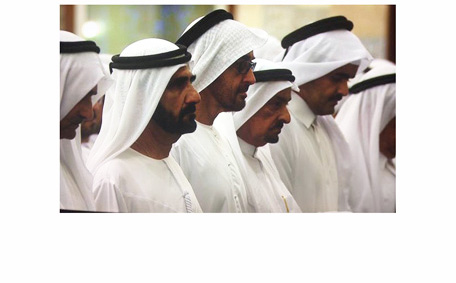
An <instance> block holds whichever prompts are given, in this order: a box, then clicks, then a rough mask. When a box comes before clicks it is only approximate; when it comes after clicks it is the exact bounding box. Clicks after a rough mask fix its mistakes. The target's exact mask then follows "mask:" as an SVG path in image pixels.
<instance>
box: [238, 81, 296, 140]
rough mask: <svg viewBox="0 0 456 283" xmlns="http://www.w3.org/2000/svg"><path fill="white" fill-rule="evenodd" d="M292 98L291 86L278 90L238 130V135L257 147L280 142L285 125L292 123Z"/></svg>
mask: <svg viewBox="0 0 456 283" xmlns="http://www.w3.org/2000/svg"><path fill="white" fill-rule="evenodd" d="M290 100H291V88H287V89H284V90H282V91H280V92H278V93H277V94H276V95H275V96H274V97H272V98H271V99H270V100H269V101H268V102H267V103H266V104H265V105H264V106H263V107H261V108H260V110H258V112H257V113H255V114H254V115H253V116H252V117H250V119H249V120H247V122H245V123H244V125H242V126H241V127H240V128H239V129H238V130H237V135H238V136H239V137H240V138H241V139H243V140H244V141H245V142H247V143H249V144H251V145H254V146H256V147H259V146H263V145H265V144H267V143H276V142H278V141H279V134H280V132H281V129H282V127H283V125H284V124H288V123H290V113H289V112H288V109H287V104H288V102H289V101H290Z"/></svg>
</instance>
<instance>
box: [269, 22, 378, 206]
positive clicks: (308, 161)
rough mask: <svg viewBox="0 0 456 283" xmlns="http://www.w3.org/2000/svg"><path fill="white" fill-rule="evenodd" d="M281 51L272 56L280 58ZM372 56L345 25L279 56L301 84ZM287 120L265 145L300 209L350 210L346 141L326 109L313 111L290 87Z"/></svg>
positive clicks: (363, 63)
mask: <svg viewBox="0 0 456 283" xmlns="http://www.w3.org/2000/svg"><path fill="white" fill-rule="evenodd" d="M282 58H283V54H279V55H278V56H277V57H276V59H275V60H276V61H277V60H281V59H282ZM371 60H372V56H371V55H370V54H369V52H368V51H367V50H366V48H365V47H364V46H363V44H362V43H361V41H360V40H359V39H358V38H357V37H356V36H355V35H354V34H352V33H351V32H349V31H347V30H335V31H329V32H325V33H321V34H317V35H314V36H312V37H309V38H307V39H305V40H302V41H300V42H297V43H295V44H294V45H292V46H291V47H289V51H288V54H287V55H286V57H285V59H284V60H283V63H284V66H285V67H286V68H287V69H290V70H291V71H292V72H293V75H294V76H295V77H296V81H295V83H296V84H297V85H298V86H302V85H303V84H305V83H308V82H310V81H313V80H315V79H318V78H320V77H322V76H324V75H326V74H328V73H330V72H332V71H334V70H335V69H337V68H340V67H342V66H344V65H347V64H350V63H351V64H355V65H358V66H359V67H358V71H357V72H358V73H360V72H362V71H363V70H364V69H365V68H366V67H367V66H368V64H369V62H370V61H371ZM289 110H290V115H291V122H290V123H289V124H288V125H287V126H286V127H284V128H283V130H282V134H281V138H280V140H279V143H277V144H272V145H270V149H271V155H272V157H273V159H274V161H275V163H276V165H277V169H278V170H279V173H280V176H281V177H282V181H283V182H284V183H285V185H286V186H287V188H288V189H289V190H290V192H291V194H292V195H293V197H294V198H295V200H296V201H297V203H298V205H299V206H300V208H301V210H302V211H303V212H329V211H350V207H349V205H348V193H349V192H348V189H349V187H350V183H351V162H352V159H351V156H350V150H349V147H348V144H347V142H346V140H345V138H344V136H343V134H342V133H341V132H340V130H339V128H338V127H337V124H336V123H335V121H334V119H333V117H332V116H331V115H325V116H315V114H314V113H313V112H312V111H311V110H310V108H309V107H308V105H307V103H306V102H305V101H304V100H303V99H302V98H301V97H300V96H298V95H297V94H295V93H292V100H291V101H290V103H289Z"/></svg>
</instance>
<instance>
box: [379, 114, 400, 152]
mask: <svg viewBox="0 0 456 283" xmlns="http://www.w3.org/2000/svg"><path fill="white" fill-rule="evenodd" d="M379 146H380V152H381V153H382V154H383V155H384V156H385V157H386V158H388V159H393V158H395V157H396V117H394V118H393V119H391V120H390V121H389V122H388V124H386V126H385V128H384V129H383V130H382V132H381V133H380V140H379Z"/></svg>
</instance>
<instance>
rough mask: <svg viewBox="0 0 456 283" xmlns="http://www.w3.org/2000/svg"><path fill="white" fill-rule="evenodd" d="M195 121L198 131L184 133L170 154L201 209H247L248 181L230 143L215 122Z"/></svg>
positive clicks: (214, 210)
mask: <svg viewBox="0 0 456 283" xmlns="http://www.w3.org/2000/svg"><path fill="white" fill-rule="evenodd" d="M226 113H228V112H226ZM222 114H225V113H221V114H219V116H220V115H222ZM196 124H197V127H196V131H195V132H193V133H191V134H185V135H183V136H182V137H181V138H180V139H179V140H178V141H177V142H176V143H175V144H174V145H173V148H172V150H171V154H172V156H173V157H174V159H175V160H176V161H177V162H178V163H179V164H180V166H181V168H182V171H183V172H184V174H185V176H186V177H187V179H188V181H189V182H190V184H191V185H192V187H193V190H194V192H195V195H196V197H197V199H198V202H199V204H200V205H201V209H202V210H203V212H211V213H212V212H238V213H239V212H247V193H246V189H245V184H244V181H243V179H242V175H241V171H240V168H239V166H238V164H237V163H236V159H235V157H234V155H233V152H232V149H231V147H230V144H229V143H228V141H227V140H226V138H225V137H223V136H222V135H221V134H220V133H219V132H218V130H217V129H216V128H215V127H214V126H208V125H204V124H201V123H199V122H198V121H197V122H196Z"/></svg>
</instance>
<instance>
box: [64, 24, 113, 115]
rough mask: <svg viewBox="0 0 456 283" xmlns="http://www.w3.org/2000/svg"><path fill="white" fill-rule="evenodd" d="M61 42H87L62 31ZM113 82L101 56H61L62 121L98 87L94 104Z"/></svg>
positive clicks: (84, 53) (88, 54) (93, 54)
mask: <svg viewBox="0 0 456 283" xmlns="http://www.w3.org/2000/svg"><path fill="white" fill-rule="evenodd" d="M60 41H65V42H74V41H85V39H83V38H80V37H79V36H77V35H75V34H73V33H70V32H67V31H60ZM111 84H112V80H111V79H110V77H109V73H108V72H106V70H105V69H104V67H103V64H102V62H101V59H100V56H99V55H98V54H97V53H95V52H81V53H64V54H60V120H62V119H63V118H64V117H65V116H66V115H67V114H68V112H70V110H71V109H72V108H73V107H74V106H75V105H76V104H77V103H78V102H79V101H80V100H81V99H82V98H83V97H84V96H86V95H87V93H89V91H90V90H91V89H92V88H93V87H94V86H95V85H98V92H97V94H96V95H93V96H92V104H94V103H95V102H97V101H98V99H99V98H100V97H101V96H102V95H103V94H104V93H105V92H106V90H107V89H108V88H109V87H110V86H111Z"/></svg>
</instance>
